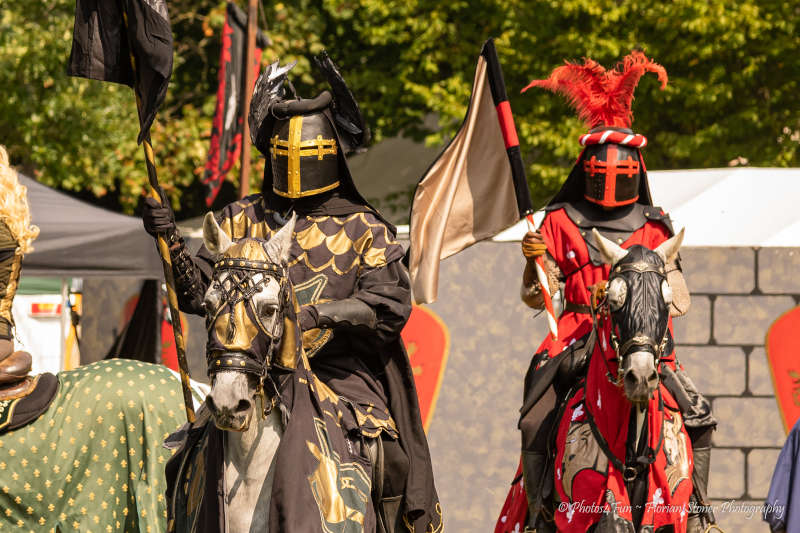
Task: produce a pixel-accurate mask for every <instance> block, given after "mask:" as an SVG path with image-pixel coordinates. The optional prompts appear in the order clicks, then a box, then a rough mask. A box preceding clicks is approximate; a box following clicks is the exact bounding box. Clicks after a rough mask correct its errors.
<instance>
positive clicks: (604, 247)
mask: <svg viewBox="0 0 800 533" xmlns="http://www.w3.org/2000/svg"><path fill="white" fill-rule="evenodd" d="M592 234H593V235H594V240H595V242H597V246H598V248H600V253H601V254H602V255H603V260H604V261H605V262H606V263H608V264H609V265H611V266H614V265H616V264H617V262H618V261H619V260H620V259H622V258H623V257H625V256H626V255H628V251H627V250H626V249H625V248H623V247H622V246H620V245H619V244H617V243H615V242H614V241H612V240H610V239H606V238H605V237H603V236H602V235H600V232H599V231H597V229H596V228H592Z"/></svg>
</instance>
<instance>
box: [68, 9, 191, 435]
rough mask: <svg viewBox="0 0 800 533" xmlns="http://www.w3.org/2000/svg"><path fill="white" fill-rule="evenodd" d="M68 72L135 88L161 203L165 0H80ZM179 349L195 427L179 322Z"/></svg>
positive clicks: (167, 61) (153, 187)
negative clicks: (157, 146) (158, 151)
mask: <svg viewBox="0 0 800 533" xmlns="http://www.w3.org/2000/svg"><path fill="white" fill-rule="evenodd" d="M67 73H68V74H69V75H70V76H80V77H84V78H89V79H96V80H102V81H110V82H115V83H122V84H125V85H128V86H130V87H133V89H134V93H135V96H136V108H137V110H138V112H139V126H140V130H139V137H138V141H139V143H140V144H142V148H143V149H144V155H145V163H146V165H147V178H148V194H149V196H150V198H151V199H152V200H155V201H158V202H160V201H162V195H161V194H160V187H159V185H158V176H157V173H156V164H155V155H154V153H153V147H152V145H151V143H150V126H151V125H152V124H153V120H154V119H155V116H156V112H157V111H158V108H159V107H160V106H161V104H162V103H163V101H164V97H165V95H166V93H167V86H168V85H169V78H170V76H171V75H172V29H171V27H170V23H169V14H168V13H167V4H166V2H165V1H164V0H123V1H121V2H118V3H117V2H103V3H101V2H98V1H97V0H77V2H76V4H75V27H74V32H73V41H72V52H71V54H70V58H69V66H68V68H67ZM156 246H157V247H158V251H159V254H160V255H161V262H162V266H163V267H164V281H165V282H166V285H167V301H168V303H169V309H170V313H171V315H172V316H173V317H177V316H178V315H179V311H178V301H177V296H176V294H175V281H174V280H173V269H172V261H171V257H170V252H169V247H168V244H167V240H166V238H165V236H164V234H161V233H159V234H157V239H156ZM172 328H173V332H174V334H175V348H176V352H177V356H178V367H179V369H180V374H181V387H182V389H183V400H184V405H185V408H186V418H187V420H188V421H189V422H194V420H195V416H194V406H193V403H192V395H191V389H190V385H189V365H188V364H187V362H186V341H185V340H184V338H183V331H182V327H181V321H180V320H172Z"/></svg>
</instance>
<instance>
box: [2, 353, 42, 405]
mask: <svg viewBox="0 0 800 533" xmlns="http://www.w3.org/2000/svg"><path fill="white" fill-rule="evenodd" d="M9 351H10V350H5V352H6V353H5V354H3V353H0V401H3V400H15V399H17V398H22V397H23V396H27V395H28V394H30V393H31V392H33V390H34V389H35V388H36V379H35V378H34V377H33V376H30V375H29V373H30V371H31V364H32V362H33V359H32V358H31V354H29V353H28V352H23V351H18V352H11V353H8V352H9Z"/></svg>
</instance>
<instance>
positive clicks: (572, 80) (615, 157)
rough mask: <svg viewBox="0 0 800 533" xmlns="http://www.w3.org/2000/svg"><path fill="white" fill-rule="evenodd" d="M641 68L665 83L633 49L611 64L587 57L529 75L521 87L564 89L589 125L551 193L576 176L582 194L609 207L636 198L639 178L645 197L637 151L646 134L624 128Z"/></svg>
mask: <svg viewBox="0 0 800 533" xmlns="http://www.w3.org/2000/svg"><path fill="white" fill-rule="evenodd" d="M647 72H654V73H655V74H657V75H658V79H659V80H660V81H661V88H662V89H663V88H664V87H666V85H667V71H666V70H665V69H664V67H662V66H661V65H659V64H658V63H655V62H653V61H651V60H650V59H648V58H647V57H646V56H645V55H644V53H642V52H639V51H634V52H631V53H630V54H629V55H628V56H626V57H625V58H624V59H623V60H622V62H621V63H620V64H619V65H617V66H616V67H615V68H613V69H611V70H606V69H605V68H604V67H603V66H602V65H600V64H599V63H598V62H596V61H594V60H591V59H584V62H583V64H579V63H569V62H567V63H566V64H565V65H562V66H560V67H558V68H556V69H555V70H553V72H552V73H551V74H550V76H549V77H548V78H547V79H544V80H533V81H532V82H530V83H529V84H528V86H527V87H525V88H524V89H523V90H522V92H525V91H526V90H528V89H529V88H531V87H541V88H543V89H548V90H550V91H553V92H556V93H560V94H562V95H564V96H565V97H566V98H567V101H568V102H569V104H570V105H571V106H572V107H574V108H575V109H576V110H577V111H578V116H579V117H580V118H581V119H582V120H583V121H584V122H585V123H586V125H587V127H589V128H591V129H590V130H589V132H588V133H586V134H584V135H581V137H580V138H579V142H580V144H581V146H583V147H584V149H583V151H582V152H581V154H580V156H579V157H578V161H577V162H576V164H575V167H574V168H573V170H572V172H571V173H570V176H569V178H568V179H567V183H565V184H564V188H562V193H559V195H557V196H560V195H562V194H563V193H566V192H567V189H569V188H571V187H575V186H576V185H577V183H576V180H578V179H580V180H581V181H582V182H583V197H584V198H585V199H586V200H588V201H590V202H593V203H595V204H599V205H602V206H604V207H609V208H613V207H618V206H623V205H628V204H632V203H634V202H636V201H637V200H639V196H640V188H642V183H643V182H644V189H645V190H646V194H647V196H648V198H647V199H646V201H645V202H643V203H648V204H649V203H650V199H649V190H647V185H646V179H647V172H646V169H645V166H644V159H642V154H641V151H640V149H641V148H643V147H644V146H646V145H647V139H646V138H645V137H644V136H643V135H639V134H636V133H634V132H633V131H632V130H631V129H630V127H631V121H632V119H633V113H632V111H631V102H632V101H633V91H634V89H635V88H636V85H637V84H638V83H639V78H641V77H642V76H643V75H644V74H645V73H647Z"/></svg>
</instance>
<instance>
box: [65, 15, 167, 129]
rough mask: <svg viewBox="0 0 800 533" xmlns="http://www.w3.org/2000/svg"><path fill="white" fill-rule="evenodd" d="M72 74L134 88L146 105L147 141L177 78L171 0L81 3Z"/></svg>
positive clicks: (143, 123)
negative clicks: (172, 79)
mask: <svg viewBox="0 0 800 533" xmlns="http://www.w3.org/2000/svg"><path fill="white" fill-rule="evenodd" d="M131 58H133V60H134V61H135V62H136V65H135V69H134V66H133V65H132V64H131ZM67 74H69V75H70V76H80V77H82V78H90V79H93V80H101V81H111V82H115V83H122V84H125V85H128V86H130V87H133V89H134V91H136V98H138V99H139V100H140V101H141V106H139V127H140V130H139V139H138V140H139V143H141V142H142V140H143V139H144V138H145V137H146V136H147V134H148V133H149V132H150V125H151V124H152V123H153V119H154V118H155V116H156V111H158V108H159V106H160V105H161V103H162V102H163V101H164V96H165V95H166V93H167V85H168V84H169V78H170V75H171V74H172V29H171V27H170V24H169V14H168V13H167V4H166V1H165V0H119V1H109V0H77V1H76V3H75V29H74V32H73V37H72V52H71V53H70V57H69V66H68V67H67Z"/></svg>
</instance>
